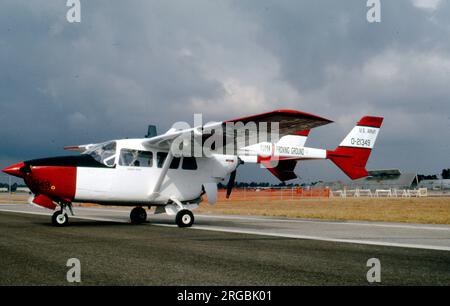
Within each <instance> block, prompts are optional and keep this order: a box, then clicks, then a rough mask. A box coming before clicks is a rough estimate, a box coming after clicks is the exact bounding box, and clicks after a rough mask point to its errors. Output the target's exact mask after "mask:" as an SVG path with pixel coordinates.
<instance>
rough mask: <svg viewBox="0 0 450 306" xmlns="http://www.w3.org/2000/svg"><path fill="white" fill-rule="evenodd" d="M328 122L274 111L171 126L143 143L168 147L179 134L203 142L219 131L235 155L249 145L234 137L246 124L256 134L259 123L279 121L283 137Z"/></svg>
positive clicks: (259, 127) (318, 118) (300, 113)
mask: <svg viewBox="0 0 450 306" xmlns="http://www.w3.org/2000/svg"><path fill="white" fill-rule="evenodd" d="M331 122H332V121H331V120H328V119H325V118H322V117H319V116H316V115H312V114H308V113H304V112H300V111H296V110H274V111H271V112H267V113H262V114H258V115H252V116H247V117H242V118H237V119H231V120H226V121H222V122H214V123H209V124H206V125H204V126H198V127H194V128H189V129H174V128H172V129H170V130H169V131H167V132H166V133H165V134H162V135H158V136H156V137H153V138H149V139H146V140H144V141H143V145H145V146H149V147H154V148H160V149H169V148H170V146H171V144H172V142H173V141H174V140H175V139H177V138H178V137H180V136H183V137H185V138H186V139H188V141H189V142H190V143H192V142H194V138H195V136H201V141H202V142H204V141H205V139H207V138H208V137H210V136H211V135H212V134H214V133H220V134H221V135H222V136H223V142H222V144H223V145H226V144H229V143H231V142H233V143H234V154H236V152H237V150H238V149H239V148H241V147H244V146H245V145H246V144H248V139H245V141H243V142H236V139H237V137H238V136H237V135H239V134H240V133H245V126H246V125H247V124H249V123H255V125H254V127H255V129H256V133H259V132H260V129H262V127H264V125H261V123H267V125H266V126H267V127H268V128H270V127H271V124H272V123H276V124H278V134H279V137H282V136H285V135H291V134H295V133H296V132H298V131H304V130H310V129H313V128H316V127H319V126H322V125H325V124H328V123H331ZM211 130H214V132H213V133H211V132H210V131H211Z"/></svg>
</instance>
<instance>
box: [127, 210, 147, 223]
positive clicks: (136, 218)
mask: <svg viewBox="0 0 450 306" xmlns="http://www.w3.org/2000/svg"><path fill="white" fill-rule="evenodd" d="M130 219H131V223H133V224H141V223H144V222H145V221H147V212H146V211H145V209H144V208H142V207H135V208H133V209H132V210H131V213H130Z"/></svg>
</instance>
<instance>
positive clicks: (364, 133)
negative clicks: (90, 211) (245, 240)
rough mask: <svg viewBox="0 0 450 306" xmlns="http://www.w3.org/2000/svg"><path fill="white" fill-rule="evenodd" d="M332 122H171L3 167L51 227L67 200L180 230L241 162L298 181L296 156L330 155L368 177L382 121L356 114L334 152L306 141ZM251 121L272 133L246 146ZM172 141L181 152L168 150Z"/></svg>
mask: <svg viewBox="0 0 450 306" xmlns="http://www.w3.org/2000/svg"><path fill="white" fill-rule="evenodd" d="M331 122H332V121H331V120H328V119H325V118H322V117H319V116H316V115H313V114H309V113H305V112H301V111H296V110H274V111H271V112H267V113H262V114H257V115H251V116H248V117H243V118H238V119H232V120H227V121H222V122H213V123H208V124H205V125H203V124H202V125H199V126H194V127H193V128H176V127H172V128H171V129H170V130H168V131H167V132H166V133H164V134H160V135H151V136H152V137H148V138H138V139H120V140H111V141H106V142H102V143H98V144H88V145H79V146H70V147H65V149H66V150H76V151H79V152H80V153H81V154H77V155H70V156H59V157H50V158H42V159H34V160H28V161H24V162H20V163H17V164H15V165H12V166H10V167H7V168H5V169H3V172H5V173H7V174H10V175H13V176H16V177H19V178H22V179H23V180H24V182H25V184H26V185H27V186H28V187H29V188H30V190H31V192H32V193H33V199H32V200H31V204H34V205H37V206H39V207H44V208H47V209H50V210H53V211H54V213H53V215H52V224H53V225H55V226H65V225H67V224H68V220H69V217H68V214H67V212H70V214H71V215H74V214H73V210H72V203H73V202H77V203H96V204H100V205H116V206H135V207H134V208H133V209H132V210H131V212H130V220H131V223H133V224H140V223H143V222H145V221H146V220H147V212H146V209H145V207H148V208H149V209H150V208H151V207H156V208H155V211H154V213H155V214H160V213H166V214H168V215H171V216H175V222H176V224H177V225H178V226H179V227H190V226H192V225H193V223H194V215H193V213H192V210H194V209H195V208H197V207H198V206H199V204H200V203H201V202H202V200H203V198H204V195H206V197H207V201H208V202H209V203H210V204H214V203H215V202H216V201H217V193H218V190H217V185H218V183H220V182H223V181H224V180H225V178H226V177H228V176H229V181H228V184H227V191H226V196H227V198H229V197H230V194H231V192H232V189H233V186H234V184H235V179H236V169H237V168H238V167H239V165H241V164H242V163H255V164H260V165H261V166H262V167H265V168H267V169H268V170H269V171H270V172H271V173H272V174H273V175H274V176H276V177H277V178H278V179H279V180H281V181H288V180H292V179H295V178H297V176H296V174H295V173H294V169H295V167H296V165H297V162H299V161H302V160H321V159H329V160H331V161H332V162H333V163H334V164H336V165H337V167H339V168H340V169H341V170H342V171H343V172H344V173H345V174H346V175H347V176H348V177H350V178H351V179H358V178H361V177H365V176H368V172H367V170H366V163H367V161H368V159H369V156H370V154H371V151H372V149H373V147H374V145H375V140H376V138H377V136H378V132H379V130H380V127H381V124H382V122H383V118H382V117H374V116H365V117H363V118H361V119H360V120H359V121H358V122H357V124H356V126H355V127H354V128H353V129H352V130H351V131H350V133H349V134H348V135H347V136H346V137H345V138H344V139H343V140H342V142H341V143H340V144H339V146H338V147H337V148H336V149H335V150H326V149H317V148H309V147H306V146H305V143H306V140H307V138H308V135H309V133H310V130H311V129H313V128H316V127H319V126H323V125H326V124H329V123H331ZM250 124H254V125H253V127H255V128H256V132H257V133H259V132H262V131H263V129H264V127H266V128H267V125H268V124H270V125H271V128H273V129H274V130H275V131H276V133H277V134H276V135H275V134H272V131H271V134H270V136H271V137H270V139H269V137H266V139H262V141H261V138H258V137H259V136H258V137H256V138H255V137H254V136H253V140H252V141H253V142H251V143H250V136H249V135H250V133H246V132H245V131H243V127H244V128H245V127H246V126H247V127H248V126H249V125H250ZM243 132H244V133H243ZM153 134H156V133H153ZM239 135H241V136H242V135H244V136H243V137H242V138H240V139H238V138H239ZM252 135H253V134H252ZM273 135H275V136H274V137H272V136H273ZM208 136H209V137H212V136H216V138H215V139H216V141H214V143H215V144H216V147H214V146H215V145H214V144H213V145H211V146H210V147H211V152H210V154H204V153H203V152H202V153H201V154H200V155H198V154H197V155H195V154H192V151H193V149H192V148H193V145H195V143H194V142H195V141H197V143H198V142H199V141H198V139H199V138H198V137H200V143H201V144H205V142H207V141H208ZM194 138H196V139H197V140H195V139H194ZM180 139H181V141H180ZM218 140H222V143H220V141H218ZM176 143H177V146H178V148H181V149H184V148H186V150H184V151H183V150H181V151H180V150H178V151H177V150H174V145H175V144H176ZM180 144H181V145H180ZM230 147H231V149H229V148H230ZM224 148H226V150H223V149H224ZM58 207H59V209H57V208H58Z"/></svg>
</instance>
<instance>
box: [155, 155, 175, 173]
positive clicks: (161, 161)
mask: <svg viewBox="0 0 450 306" xmlns="http://www.w3.org/2000/svg"><path fill="white" fill-rule="evenodd" d="M166 157H167V153H166V152H158V153H156V165H157V167H158V168H162V167H163V165H164V161H165V160H166ZM179 166H180V158H179V157H174V158H173V159H172V162H171V163H170V167H169V168H170V169H178V167H179Z"/></svg>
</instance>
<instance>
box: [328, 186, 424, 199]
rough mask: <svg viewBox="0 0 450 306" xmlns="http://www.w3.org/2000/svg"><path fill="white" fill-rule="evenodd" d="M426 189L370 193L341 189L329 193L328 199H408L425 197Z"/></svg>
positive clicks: (369, 191) (380, 190) (381, 190)
mask: <svg viewBox="0 0 450 306" xmlns="http://www.w3.org/2000/svg"><path fill="white" fill-rule="evenodd" d="M427 196H428V189H427V188H419V189H395V188H393V189H377V190H375V191H374V192H372V191H371V190H370V189H342V190H335V191H331V192H330V197H341V198H349V197H354V198H360V197H368V198H410V197H427Z"/></svg>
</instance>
